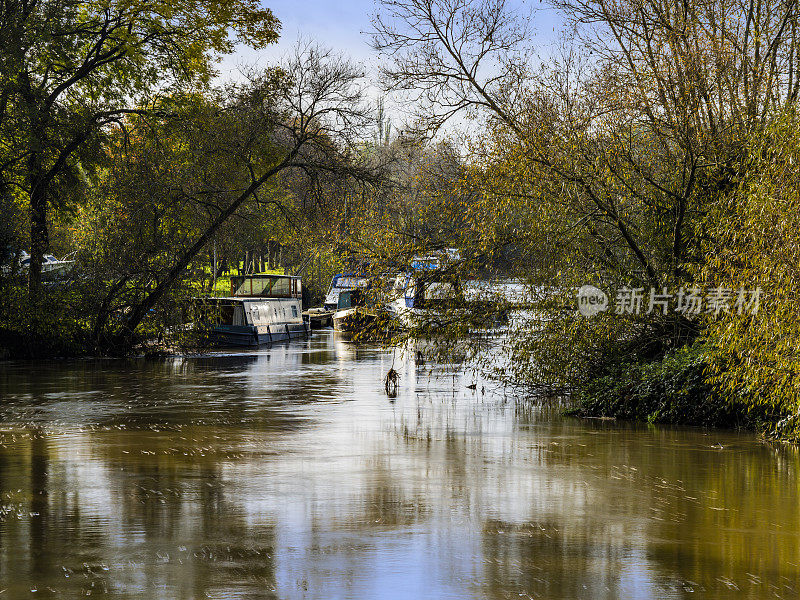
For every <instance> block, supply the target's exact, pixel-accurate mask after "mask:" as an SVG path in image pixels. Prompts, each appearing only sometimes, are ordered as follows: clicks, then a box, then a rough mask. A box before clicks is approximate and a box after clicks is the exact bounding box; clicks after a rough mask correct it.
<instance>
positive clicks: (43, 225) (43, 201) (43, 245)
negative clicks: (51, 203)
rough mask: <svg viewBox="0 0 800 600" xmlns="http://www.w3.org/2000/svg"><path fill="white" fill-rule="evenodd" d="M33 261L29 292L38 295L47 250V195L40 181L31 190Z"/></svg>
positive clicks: (29, 268)
mask: <svg viewBox="0 0 800 600" xmlns="http://www.w3.org/2000/svg"><path fill="white" fill-rule="evenodd" d="M30 200H31V215H30V219H31V262H30V266H29V267H28V292H29V294H30V295H31V296H32V297H37V296H39V294H40V293H41V288H42V256H43V255H44V254H45V253H46V252H47V248H48V243H49V236H48V232H47V195H46V193H45V190H44V189H43V186H42V185H41V183H40V182H36V183H34V185H33V186H32V190H31V198H30Z"/></svg>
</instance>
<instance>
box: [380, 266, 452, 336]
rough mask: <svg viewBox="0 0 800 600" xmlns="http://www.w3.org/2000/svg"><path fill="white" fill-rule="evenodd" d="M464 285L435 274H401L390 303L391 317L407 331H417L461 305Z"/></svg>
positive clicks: (388, 304) (388, 305) (388, 306)
mask: <svg viewBox="0 0 800 600" xmlns="http://www.w3.org/2000/svg"><path fill="white" fill-rule="evenodd" d="M463 301H464V294H463V291H462V289H461V285H460V283H459V282H458V281H457V280H455V279H452V278H447V277H443V276H441V275H440V274H438V273H436V272H434V271H427V272H426V271H422V272H420V271H417V272H410V273H400V274H399V275H398V276H397V277H396V278H395V280H394V290H393V298H392V299H390V301H389V302H388V303H387V309H388V310H389V312H390V313H391V315H392V316H393V317H394V318H395V319H396V320H397V321H398V322H399V324H400V325H401V326H403V327H414V326H416V325H419V324H420V323H422V322H423V321H425V320H427V319H428V318H430V317H434V318H435V316H436V315H438V314H440V313H441V311H442V310H443V309H445V308H447V307H448V306H450V305H453V304H461V303H463Z"/></svg>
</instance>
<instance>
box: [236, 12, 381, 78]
mask: <svg viewBox="0 0 800 600" xmlns="http://www.w3.org/2000/svg"><path fill="white" fill-rule="evenodd" d="M263 4H264V5H265V6H268V7H269V8H270V9H271V10H272V12H273V14H274V15H275V16H276V17H278V19H280V21H281V38H280V40H279V42H278V43H277V44H276V45H274V46H271V47H270V48H267V49H264V50H261V51H259V52H253V51H252V50H249V49H246V48H242V49H240V50H239V51H238V52H237V53H236V54H234V55H233V56H231V57H228V58H226V59H225V60H224V61H223V63H222V66H221V71H222V72H221V76H222V78H223V79H225V78H226V74H228V75H229V76H230V77H235V76H236V70H237V65H239V64H242V63H244V64H250V65H252V64H254V63H261V62H265V63H268V62H274V61H275V60H276V59H277V58H279V57H280V56H281V55H283V53H285V52H286V50H287V49H288V48H290V47H291V46H292V45H293V44H294V43H295V42H296V41H297V39H298V38H299V37H300V36H303V37H306V38H311V39H313V40H315V41H317V42H319V43H320V44H321V45H323V46H327V47H330V48H332V49H334V50H337V51H341V52H343V53H345V54H347V55H348V56H350V57H351V58H352V59H354V60H356V61H359V62H364V63H366V66H367V67H368V68H369V67H370V65H371V64H374V63H375V57H374V55H373V52H372V51H371V50H370V48H369V40H368V37H367V36H366V35H362V33H361V32H363V31H367V30H368V29H369V27H370V17H371V15H372V14H373V13H374V12H375V11H376V4H375V1H374V0H294V1H293V0H264V2H263Z"/></svg>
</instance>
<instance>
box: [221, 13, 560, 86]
mask: <svg viewBox="0 0 800 600" xmlns="http://www.w3.org/2000/svg"><path fill="white" fill-rule="evenodd" d="M263 3H264V5H265V6H268V7H269V8H270V9H271V10H272V12H273V13H274V14H275V16H277V17H278V19H280V21H281V39H280V40H279V42H278V43H277V44H275V45H274V46H271V47H269V48H267V49H264V50H261V51H259V52H254V51H252V50H249V49H246V48H241V49H240V50H239V51H238V52H237V53H236V54H234V55H233V56H230V57H227V58H226V59H225V60H224V61H223V63H222V65H221V73H220V75H221V78H222V79H227V78H228V77H236V72H237V67H238V65H240V64H248V65H253V64H259V63H269V62H274V61H275V60H277V59H278V58H279V57H280V56H281V55H282V54H283V53H284V52H286V50H287V49H288V48H289V47H291V46H292V44H294V42H295V41H297V39H298V38H299V37H300V36H304V37H306V38H311V39H313V40H316V41H318V42H319V43H321V44H322V45H323V46H327V47H330V48H332V49H334V50H337V51H341V52H344V53H345V54H347V55H349V56H350V57H351V58H352V59H354V60H356V61H359V62H363V63H364V64H365V66H366V67H367V71H368V72H370V71H371V70H372V69H371V67H372V68H374V66H375V65H376V64H377V58H376V57H375V55H374V53H373V52H372V50H371V49H370V47H369V38H368V36H367V35H365V34H364V33H363V32H367V31H369V30H370V27H371V17H372V15H373V14H374V13H375V12H376V11H377V10H379V4H378V3H377V2H376V0H263ZM509 4H510V5H512V6H517V7H519V8H520V9H521V10H523V11H527V10H530V9H529V7H531V6H533V7H534V8H535V9H536V10H537V14H536V26H535V32H536V38H535V39H534V40H532V43H534V44H536V43H539V44H547V43H550V42H551V41H552V40H553V38H554V28H557V26H558V25H557V24H558V22H559V19H558V18H557V17H556V16H555V15H554V14H553V13H552V12H551V11H547V10H543V7H544V6H545V5H543V4H542V3H541V2H540V1H539V2H537V1H534V2H530V1H529V0H510V2H509Z"/></svg>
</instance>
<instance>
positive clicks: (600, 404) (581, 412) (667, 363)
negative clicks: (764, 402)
mask: <svg viewBox="0 0 800 600" xmlns="http://www.w3.org/2000/svg"><path fill="white" fill-rule="evenodd" d="M704 350H705V348H704V346H703V345H701V344H694V345H692V346H688V347H684V348H680V349H676V350H672V351H670V352H668V353H666V354H665V355H664V356H663V358H660V359H655V360H651V361H648V362H626V363H619V364H611V365H609V366H608V368H607V370H606V372H605V373H604V374H602V375H598V376H596V377H594V378H592V379H591V380H589V381H587V382H586V383H585V384H584V385H582V386H581V389H578V390H577V391H576V406H575V408H573V409H572V410H571V411H569V412H570V414H573V415H576V416H581V417H612V418H617V419H626V420H638V421H648V422H650V423H664V424H670V425H695V426H703V427H732V428H734V427H735V428H746V429H753V430H760V431H764V432H766V433H771V432H774V431H775V425H776V423H778V422H779V421H780V420H781V418H782V416H780V415H770V414H768V413H767V412H766V411H764V410H753V409H752V407H751V408H750V409H748V407H747V405H746V404H745V403H743V402H742V401H741V400H740V399H738V398H730V397H723V396H722V395H720V394H719V393H718V392H717V391H716V390H715V388H714V387H713V386H712V385H711V384H710V383H709V381H708V378H707V376H706V371H707V367H708V364H707V358H706V354H705V352H704Z"/></svg>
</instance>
